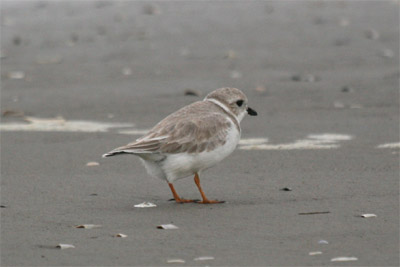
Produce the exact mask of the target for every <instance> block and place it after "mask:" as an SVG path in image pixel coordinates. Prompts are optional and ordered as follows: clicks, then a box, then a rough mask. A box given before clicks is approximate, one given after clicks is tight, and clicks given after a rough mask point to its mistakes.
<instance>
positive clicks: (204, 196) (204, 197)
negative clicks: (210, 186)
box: [194, 173, 225, 204]
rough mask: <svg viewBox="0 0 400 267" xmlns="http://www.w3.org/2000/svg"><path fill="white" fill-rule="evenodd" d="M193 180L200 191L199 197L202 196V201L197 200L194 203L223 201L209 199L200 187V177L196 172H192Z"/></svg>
mask: <svg viewBox="0 0 400 267" xmlns="http://www.w3.org/2000/svg"><path fill="white" fill-rule="evenodd" d="M194 182H195V183H196V185H197V188H198V189H199V191H200V194H201V197H202V198H203V201H197V202H196V203H199V204H217V203H224V202H225V201H219V200H209V199H208V198H207V197H206V195H205V194H204V192H203V189H202V188H201V185H200V178H199V175H198V174H197V173H195V174H194Z"/></svg>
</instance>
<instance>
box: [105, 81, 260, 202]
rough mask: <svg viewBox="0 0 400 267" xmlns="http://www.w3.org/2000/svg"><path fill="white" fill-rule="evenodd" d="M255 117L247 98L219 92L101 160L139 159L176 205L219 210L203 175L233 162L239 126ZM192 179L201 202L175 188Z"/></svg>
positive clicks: (233, 92)
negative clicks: (211, 206) (165, 186)
mask: <svg viewBox="0 0 400 267" xmlns="http://www.w3.org/2000/svg"><path fill="white" fill-rule="evenodd" d="M246 114H248V115H250V116H256V115H257V112H256V111H255V110H254V109H252V108H250V107H249V106H248V99H247V97H246V95H245V94H244V93H243V92H242V91H241V90H239V89H237V88H230V87H224V88H219V89H216V90H214V91H212V92H210V93H209V94H207V95H206V97H205V98H204V99H203V100H202V101H197V102H194V103H192V104H189V105H187V106H184V107H182V108H181V109H179V110H177V111H175V112H174V113H172V114H170V115H168V116H167V117H165V118H164V119H163V120H161V121H160V122H159V123H157V124H156V125H155V126H154V127H153V128H152V129H150V130H149V131H148V133H147V134H145V135H143V136H142V137H140V138H138V139H136V141H134V142H132V143H129V144H127V145H125V146H121V147H117V148H115V149H113V150H111V151H110V152H108V153H105V154H104V155H103V157H105V158H106V157H111V156H116V155H123V154H125V155H128V154H131V155H135V156H138V157H139V158H140V159H141V161H142V163H143V164H144V166H145V167H146V170H147V172H148V174H150V175H151V176H155V177H157V178H160V179H161V180H164V181H166V182H167V183H168V185H169V188H170V190H171V192H172V195H173V197H174V199H173V200H175V202H177V203H190V202H195V203H199V204H217V203H224V201H219V200H210V199H208V198H207V197H206V195H205V193H204V191H203V189H202V187H201V185H200V177H199V174H200V173H201V172H202V171H204V170H206V169H208V168H210V167H212V166H214V165H216V164H217V163H219V162H220V161H221V160H223V159H224V158H226V157H227V156H229V155H230V154H231V153H232V152H233V151H234V150H235V148H236V146H237V144H238V142H239V140H240V136H241V128H240V122H241V120H242V119H243V117H244V116H245V115H246ZM192 175H194V182H195V184H196V186H197V188H198V190H199V192H200V195H201V197H202V200H201V201H200V200H193V199H184V198H181V197H180V196H179V195H178V193H177V192H176V190H175V188H174V185H173V182H174V181H176V180H178V179H181V178H185V177H189V176H192Z"/></svg>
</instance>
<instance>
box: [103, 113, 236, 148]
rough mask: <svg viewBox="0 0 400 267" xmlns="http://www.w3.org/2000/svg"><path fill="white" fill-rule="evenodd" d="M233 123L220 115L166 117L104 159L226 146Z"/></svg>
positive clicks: (204, 114)
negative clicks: (125, 155)
mask: <svg viewBox="0 0 400 267" xmlns="http://www.w3.org/2000/svg"><path fill="white" fill-rule="evenodd" d="M229 127H231V122H230V121H229V120H228V119H227V118H226V117H225V116H223V115H222V114H220V113H203V114H197V116H187V117H186V118H182V117H179V118H178V117H177V118H175V117H169V118H168V117H167V118H166V119H164V120H163V121H161V122H160V123H158V124H157V125H156V126H155V127H154V128H153V129H151V130H150V131H149V133H148V134H146V135H145V136H143V137H141V138H139V139H138V140H136V141H135V142H133V143H130V144H128V145H126V146H122V147H119V148H116V149H114V150H112V151H110V152H109V153H107V154H105V156H112V155H115V154H122V153H133V154H142V153H171V154H175V153H181V152H187V153H195V152H202V151H210V150H212V149H214V148H215V147H216V146H219V145H222V144H225V138H226V135H227V134H228V129H229Z"/></svg>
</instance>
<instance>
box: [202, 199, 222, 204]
mask: <svg viewBox="0 0 400 267" xmlns="http://www.w3.org/2000/svg"><path fill="white" fill-rule="evenodd" d="M196 203H197V204H221V203H225V201H223V200H209V199H203V200H202V201H196Z"/></svg>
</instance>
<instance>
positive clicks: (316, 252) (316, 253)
mask: <svg viewBox="0 0 400 267" xmlns="http://www.w3.org/2000/svg"><path fill="white" fill-rule="evenodd" d="M321 254H322V252H321V251H311V252H309V253H308V255H310V256H315V255H321Z"/></svg>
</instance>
